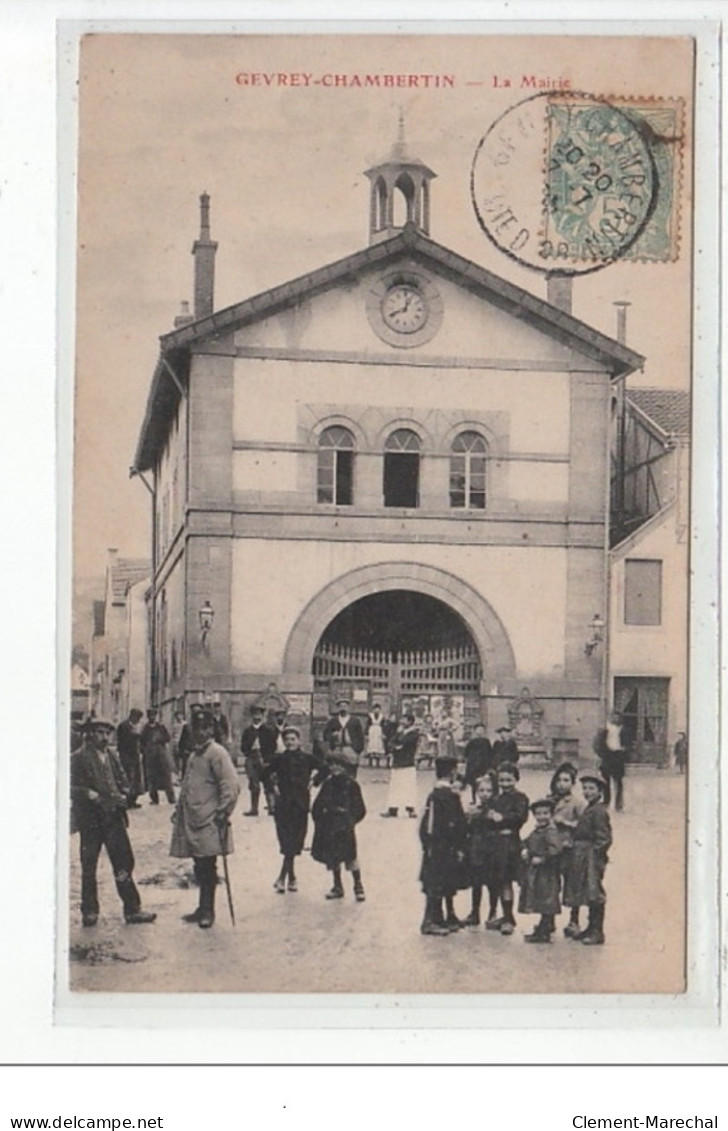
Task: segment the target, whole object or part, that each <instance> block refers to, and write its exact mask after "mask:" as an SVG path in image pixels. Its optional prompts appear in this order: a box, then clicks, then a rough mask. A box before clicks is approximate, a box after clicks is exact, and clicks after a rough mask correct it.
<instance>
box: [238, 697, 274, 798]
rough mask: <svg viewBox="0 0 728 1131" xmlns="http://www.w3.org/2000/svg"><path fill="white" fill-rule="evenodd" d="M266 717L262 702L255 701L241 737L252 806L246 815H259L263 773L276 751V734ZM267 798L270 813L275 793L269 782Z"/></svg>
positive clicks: (241, 747)
mask: <svg viewBox="0 0 728 1131" xmlns="http://www.w3.org/2000/svg"><path fill="white" fill-rule="evenodd" d="M264 717H265V711H264V708H263V706H262V704H260V703H253V705H252V707H251V708H250V719H251V721H250V724H249V726H247V727H246V728H245V730H244V731H243V733H242V735H241V737H240V751H241V753H242V755H243V758H244V759H245V773H246V774H247V775H248V789H249V790H250V808H249V809H247V810H246V812H245V813H244V814H243V816H244V817H257V816H258V806H259V804H260V787H261V782H262V777H261V775H262V773H263V770H264V769H265V767H266V766H267V765H268V763H269V762H270V760H271V758H272V757H273V755H274V754H275V753H276V734H275V732H274V731H273V730H272V729H271V727H269V726H266V724H265V723H264V721H263V719H264ZM265 798H266V805H267V807H268V812H269V813H270V812H272V805H273V794H272V792H271V789H270V787H269V786H268V785H267V784H266V785H265Z"/></svg>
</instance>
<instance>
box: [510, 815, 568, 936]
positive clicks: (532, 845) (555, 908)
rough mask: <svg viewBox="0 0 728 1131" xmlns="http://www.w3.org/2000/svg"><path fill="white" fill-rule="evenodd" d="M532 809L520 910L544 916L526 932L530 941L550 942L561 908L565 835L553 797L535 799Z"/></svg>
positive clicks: (519, 903)
mask: <svg viewBox="0 0 728 1131" xmlns="http://www.w3.org/2000/svg"><path fill="white" fill-rule="evenodd" d="M531 812H532V813H533V819H534V821H535V828H534V829H533V830H532V831H531V832H530V833H529V835H528V836H527V837H526V839H525V841H524V842H523V849H522V852H521V857H522V859H523V863H524V864H525V868H524V872H523V877H522V879H521V894H520V898H519V901H518V910H519V911H520V912H522V913H523V914H525V915H534V914H536V915H540V916H541V918H540V920H539V921H538V923H537V924H536V926H535V927H534V929H533V931H532V932H531V934H530V935H526V942H528V943H550V942H551V935H552V934H553V932H554V930H555V926H556V925H555V921H554V920H555V916H556V915H558V914H559V913H560V911H561V903H560V901H559V888H560V886H561V875H560V871H559V857H560V856H561V837H560V836H559V833H558V830H557V828H556V825H555V824H554V803H553V801H552V800H551V798H550V797H544V798H543V799H542V800H540V801H534V803H533V805H531Z"/></svg>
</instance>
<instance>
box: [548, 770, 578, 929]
mask: <svg viewBox="0 0 728 1131" xmlns="http://www.w3.org/2000/svg"><path fill="white" fill-rule="evenodd" d="M575 781H576V767H575V766H572V764H571V762H562V763H561V765H560V766H558V767H557V768H556V771H555V772H554V775H553V777H552V778H551V785H550V786H549V794H548V795H549V798H550V799H551V801H553V803H554V824H555V825H556V828H557V829H558V832H559V836H560V837H561V891H562V894H563V891H564V887H565V885H566V877H567V875H568V872H569V867H570V864H571V854H572V848H573V846H574V829H575V828H576V826H577V824H578V821H579V817H580V816H581V814H582V813H583V812H584V801H583V800H582V799H581V798H580V797H576V796H575V795H574V783H575ZM580 930H581V928H580V927H579V908H578V907H572V908H570V916H569V922H568V923H567V924H566V926H565V927H564V934H565V936H566V938H567V939H573V938H574V937H575V936H576V935H578V934H579V933H580Z"/></svg>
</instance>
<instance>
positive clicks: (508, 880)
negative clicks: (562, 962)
mask: <svg viewBox="0 0 728 1131" xmlns="http://www.w3.org/2000/svg"><path fill="white" fill-rule="evenodd" d="M520 777H521V775H520V773H519V771H518V766H516V765H514V764H513V763H512V762H503V763H502V765H500V766H499V767H498V796H497V797H496V798H495V799H494V801H493V805H492V809H493V813H494V816H493V820H494V821H496V822H497V824H498V839H497V841H496V842H495V847H496V863H497V867H498V868H499V870H500V874H501V876H502V878H503V884H502V887H501V891H500V897H501V903H502V905H503V916H502V918H500V919H499V918H498V917H497V916H496V917H495V918H493V917H492V916H491V917H490V918H489V919H488V921H487V923H486V924H485V926H486V929H487V930H489V931H500V933H501V934H502V935H512V934H513V932H514V931H515V929H516V920H515V918H514V917H513V884H514V883H515V882H516V881H517V880H518V879H519V877H520V874H521V837H520V832H521V829H522V828H523V826H524V825H525V823H526V821H527V819H528V798H527V797H526V794H525V793H521V791H520V790H518V789H516V784H517V783H518V782H519V781H520Z"/></svg>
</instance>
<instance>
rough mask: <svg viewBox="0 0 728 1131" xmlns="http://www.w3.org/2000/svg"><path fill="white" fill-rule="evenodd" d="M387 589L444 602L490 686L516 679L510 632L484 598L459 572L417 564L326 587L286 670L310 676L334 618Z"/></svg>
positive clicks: (293, 639) (300, 624) (296, 634)
mask: <svg viewBox="0 0 728 1131" xmlns="http://www.w3.org/2000/svg"><path fill="white" fill-rule="evenodd" d="M385 589H410V590H413V591H414V592H417V593H426V594H427V595H428V596H430V597H435V598H437V599H438V600H439V601H442V602H443V603H444V604H445V605H447V606H448V607H449V608H451V609H453V611H454V612H456V613H458V614H459V615H460V617H462V619H463V621H464V622H465V624H466V626H467V628H468V630H469V632H470V633H471V635H472V637H473V640H474V641H475V644H476V646H477V648H478V651H479V653H480V662H481V665H482V668H483V671H484V672H487V678H488V682H494V683H498V682H500V681H501V680H505V679H510V678H514V677H515V675H516V661H515V656H514V654H513V648H512V647H511V642H510V640H509V638H508V634H507V632H506V630H505V628H504V627H503V625H502V623H501V621H500V619H499V617H498V616H497V614H496V613H495V612H494V610H493V609H492V607H491V606H490V605H489V604H488V602H487V601H486V600H485V598H484V597H482V596H481V595H480V593H478V591H477V590H476V589H474V588H473V587H472V586H471V585H469V584H468V583H467V582H465V581H462V580H461V579H460V578H459V577H456V576H455V574H452V573H449V572H447V571H446V570H442V569H437V568H435V567H434V566H429V565H421V564H419V563H418V562H379V563H377V564H375V565H367V566H361V567H360V568H359V569H355V570H352V571H351V572H350V573H346V574H344V575H343V576H342V577H338V578H337V579H336V580H335V581H332V582H330V583H329V584H328V585H326V586H325V587H324V588H323V589H322V590H321V591H320V592H319V593H317V594H316V596H315V597H313V598H312V600H310V601H309V603H308V604H307V605H306V607H305V608H304V609H303V611H302V612H301V613H300V615H299V617H298V619H297V620H296V623H295V624H294V626H293V628H292V629H291V632H290V635H289V637H288V642H287V644H286V649H285V653H284V657H283V668H284V672H291V673H293V672H296V673H302V672H309V671H311V667H312V664H313V654H314V651H315V649H316V646H317V644H318V642H319V640H320V638H321V636H322V635H323V633H324V631H325V629H326V628H327V626H328V625H329V624H330V623H331V621H332V620H333V619H334V617H335V616H337V614H338V613H340V612H341V611H342V609H345V608H346V607H347V606H348V605H351V604H353V603H354V602H355V601H358V600H359V599H360V598H361V597H368V596H370V595H371V594H373V593H381V592H382V591H383V590H385Z"/></svg>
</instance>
